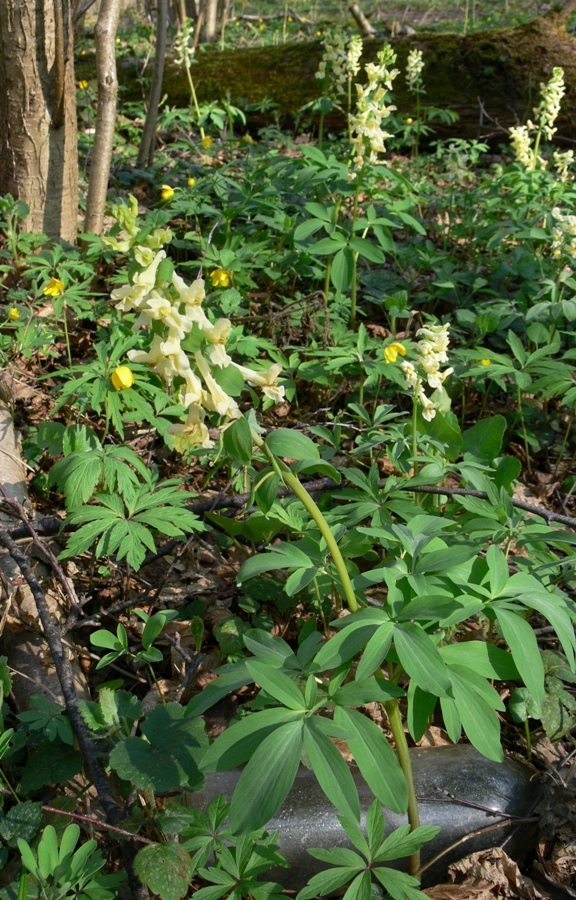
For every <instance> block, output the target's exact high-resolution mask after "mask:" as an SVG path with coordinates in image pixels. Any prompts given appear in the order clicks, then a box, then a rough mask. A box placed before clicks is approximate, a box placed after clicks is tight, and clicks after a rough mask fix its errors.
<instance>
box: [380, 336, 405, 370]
mask: <svg viewBox="0 0 576 900" xmlns="http://www.w3.org/2000/svg"><path fill="white" fill-rule="evenodd" d="M398 354H400V356H406V347H405V346H404V344H400V343H399V342H398V341H393V342H392V343H391V344H388V346H387V347H384V359H385V360H386V363H387V364H388V363H395V362H396V360H397V359H398Z"/></svg>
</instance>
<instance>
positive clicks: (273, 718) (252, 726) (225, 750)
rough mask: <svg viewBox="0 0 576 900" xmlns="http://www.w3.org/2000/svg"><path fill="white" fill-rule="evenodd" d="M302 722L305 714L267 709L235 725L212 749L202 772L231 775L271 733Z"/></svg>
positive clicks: (204, 760) (203, 761)
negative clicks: (232, 770) (288, 724)
mask: <svg viewBox="0 0 576 900" xmlns="http://www.w3.org/2000/svg"><path fill="white" fill-rule="evenodd" d="M302 718H303V713H302V712H298V711H294V710H292V709H263V710H261V711H260V712H255V713H252V714H251V715H250V716H247V717H246V718H245V719H240V721H239V722H234V724H233V725H230V727H229V728H227V729H226V731H223V732H222V734H220V735H219V736H218V737H217V738H216V740H215V741H214V743H213V744H212V745H211V747H210V748H209V749H208V751H207V752H206V754H205V756H204V759H203V760H202V763H201V766H202V769H203V770H204V771H205V772H227V771H228V770H229V769H234V768H235V767H236V766H241V765H242V764H243V763H245V762H246V761H247V760H248V759H250V757H251V756H253V754H254V752H255V751H256V750H257V748H258V747H259V746H260V745H261V744H262V743H263V741H264V739H265V738H266V737H267V736H268V735H269V734H270V733H271V732H274V731H276V730H277V729H278V728H280V727H281V726H283V725H286V724H287V723H294V722H301V721H302Z"/></svg>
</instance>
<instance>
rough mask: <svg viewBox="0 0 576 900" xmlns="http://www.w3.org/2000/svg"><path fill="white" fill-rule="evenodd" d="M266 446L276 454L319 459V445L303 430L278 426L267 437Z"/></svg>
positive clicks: (287, 456)
mask: <svg viewBox="0 0 576 900" xmlns="http://www.w3.org/2000/svg"><path fill="white" fill-rule="evenodd" d="M266 446H267V447H268V449H269V450H270V451H271V452H272V453H274V455H275V456H282V457H286V458H288V459H319V458H320V453H319V450H318V447H317V446H316V444H315V443H314V441H313V440H311V439H310V438H309V437H307V436H306V435H305V434H302V432H301V431H293V430H292V429H291V428H277V429H276V430H275V431H271V432H270V434H269V435H268V436H267V437H266Z"/></svg>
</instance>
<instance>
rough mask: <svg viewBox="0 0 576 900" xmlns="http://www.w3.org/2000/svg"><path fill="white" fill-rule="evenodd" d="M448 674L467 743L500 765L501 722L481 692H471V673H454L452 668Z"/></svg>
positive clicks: (472, 688) (501, 758) (463, 670)
mask: <svg viewBox="0 0 576 900" xmlns="http://www.w3.org/2000/svg"><path fill="white" fill-rule="evenodd" d="M462 673H464V674H462ZM451 675H452V685H453V689H454V702H455V704H456V709H457V710H458V715H459V716H460V721H461V722H462V727H463V728H464V731H465V732H466V736H467V737H468V739H469V741H470V743H471V744H473V745H474V747H476V749H477V750H478V752H479V753H481V754H482V755H483V756H486V757H487V758H488V759H493V760H495V761H496V762H502V760H503V758H504V753H503V751H502V745H501V743H500V721H499V719H498V716H497V715H496V712H495V711H494V709H493V708H492V706H491V705H490V704H489V703H487V702H486V701H485V699H484V698H483V697H482V696H481V695H480V693H479V692H478V691H476V690H474V687H473V686H472V683H471V678H470V670H466V669H460V670H459V671H457V670H456V668H454V669H452V671H451Z"/></svg>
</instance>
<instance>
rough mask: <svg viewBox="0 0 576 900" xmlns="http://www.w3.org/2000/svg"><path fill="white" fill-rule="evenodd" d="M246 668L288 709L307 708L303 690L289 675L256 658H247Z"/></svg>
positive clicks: (256, 680)
mask: <svg viewBox="0 0 576 900" xmlns="http://www.w3.org/2000/svg"><path fill="white" fill-rule="evenodd" d="M246 668H247V669H248V671H249V672H250V674H251V675H252V677H253V679H254V681H255V682H256V683H257V684H259V685H260V687H261V688H263V689H264V690H265V691H266V693H267V694H270V696H271V697H274V699H275V700H277V701H278V702H279V703H282V704H284V706H287V707H288V709H295V710H302V711H304V710H305V709H306V704H305V701H304V697H303V695H302V692H301V691H300V690H298V688H297V687H296V685H295V684H294V682H293V681H292V679H291V678H288V676H287V675H284V674H283V673H282V672H280V671H279V670H278V669H274V668H273V667H272V666H269V665H267V664H266V663H265V662H260V661H259V660H256V659H249V660H247V662H246Z"/></svg>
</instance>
